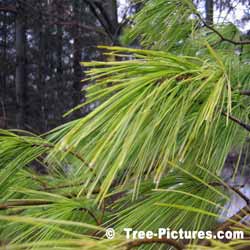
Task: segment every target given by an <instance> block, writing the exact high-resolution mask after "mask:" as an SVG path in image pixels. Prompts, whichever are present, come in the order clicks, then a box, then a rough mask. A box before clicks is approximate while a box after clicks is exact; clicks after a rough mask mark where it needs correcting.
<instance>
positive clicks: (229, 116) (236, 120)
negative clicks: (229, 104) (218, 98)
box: [222, 111, 250, 132]
mask: <svg viewBox="0 0 250 250" xmlns="http://www.w3.org/2000/svg"><path fill="white" fill-rule="evenodd" d="M222 115H224V116H226V117H228V118H229V119H230V120H231V121H233V122H235V123H236V124H238V125H239V126H241V127H242V128H244V129H245V130H247V131H248V132H250V125H249V124H246V123H244V122H243V121H241V120H240V119H238V118H236V117H234V116H232V115H230V114H227V113H226V112H225V111H223V112H222Z"/></svg>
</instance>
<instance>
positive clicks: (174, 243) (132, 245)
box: [127, 238, 184, 250]
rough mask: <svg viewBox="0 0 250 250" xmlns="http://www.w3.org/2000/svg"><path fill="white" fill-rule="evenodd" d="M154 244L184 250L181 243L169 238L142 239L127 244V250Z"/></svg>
mask: <svg viewBox="0 0 250 250" xmlns="http://www.w3.org/2000/svg"><path fill="white" fill-rule="evenodd" d="M154 243H159V244H166V245H169V246H172V247H174V248H175V249H177V250H183V249H184V245H183V244H182V243H181V242H178V241H176V240H173V239H168V238H162V239H159V238H153V239H141V240H134V241H130V242H129V243H127V250H130V249H133V248H135V247H140V246H142V245H146V244H154Z"/></svg>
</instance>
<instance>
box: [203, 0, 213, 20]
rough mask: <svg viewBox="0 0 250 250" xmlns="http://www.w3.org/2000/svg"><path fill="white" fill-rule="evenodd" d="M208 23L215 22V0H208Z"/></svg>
mask: <svg viewBox="0 0 250 250" xmlns="http://www.w3.org/2000/svg"><path fill="white" fill-rule="evenodd" d="M205 9H206V23H207V24H208V25H213V22H214V2H213V0H206V6H205Z"/></svg>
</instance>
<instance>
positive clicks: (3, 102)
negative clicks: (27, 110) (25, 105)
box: [0, 12, 8, 128]
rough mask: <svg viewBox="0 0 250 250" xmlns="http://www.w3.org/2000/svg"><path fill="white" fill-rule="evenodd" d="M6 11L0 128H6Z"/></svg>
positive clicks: (4, 16)
mask: <svg viewBox="0 0 250 250" xmlns="http://www.w3.org/2000/svg"><path fill="white" fill-rule="evenodd" d="M6 19H7V18H6V12H5V13H4V14H3V57H2V63H1V65H2V67H3V70H2V73H1V93H0V94H1V111H0V114H1V115H0V128H7V114H6V108H5V107H6V95H7V86H6V75H7V73H6V72H7V67H8V65H7V63H6V60H7V57H6V46H7V28H6V25H7V24H6Z"/></svg>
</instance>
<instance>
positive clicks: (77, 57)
mask: <svg viewBox="0 0 250 250" xmlns="http://www.w3.org/2000/svg"><path fill="white" fill-rule="evenodd" d="M73 10H74V22H76V23H78V21H79V20H80V1H79V0H74V3H73ZM73 29H74V30H73V37H74V48H73V50H74V51H73V56H74V61H73V68H74V82H73V91H74V92H73V105H74V107H75V106H77V105H78V104H80V102H81V76H82V69H81V65H80V62H81V38H80V32H79V27H78V25H75V26H74V27H73ZM74 114H75V117H76V118H78V117H80V115H81V112H80V111H79V110H78V111H75V112H74Z"/></svg>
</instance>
